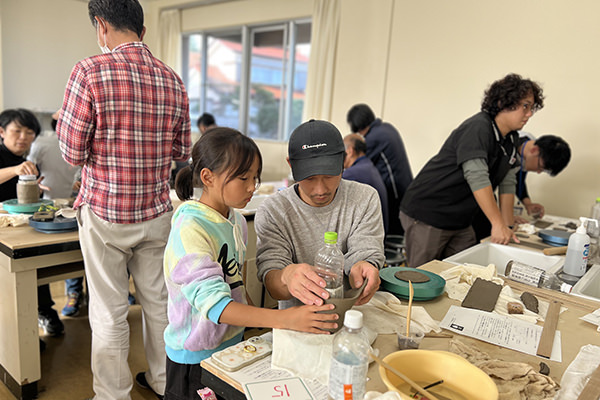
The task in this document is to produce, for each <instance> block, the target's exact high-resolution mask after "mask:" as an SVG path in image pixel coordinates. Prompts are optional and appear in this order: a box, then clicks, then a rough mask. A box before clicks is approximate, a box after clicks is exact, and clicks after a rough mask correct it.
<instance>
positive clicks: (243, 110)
mask: <svg viewBox="0 0 600 400" xmlns="http://www.w3.org/2000/svg"><path fill="white" fill-rule="evenodd" d="M307 23H308V24H312V18H311V17H303V18H294V19H289V20H283V21H272V22H268V23H260V24H244V25H239V26H235V27H227V28H217V29H204V30H194V31H190V32H185V33H183V34H182V74H181V75H182V79H183V82H184V84H185V86H186V87H190V85H189V84H190V82H189V42H190V37H191V36H193V35H201V50H200V52H201V61H200V68H201V71H200V82H199V92H200V93H198V95H199V96H200V97H199V114H202V113H203V112H206V111H207V110H206V94H207V86H208V84H207V78H208V76H207V74H208V68H207V67H208V57H207V51H208V46H207V45H208V37H209V36H220V35H224V34H229V33H231V34H240V35H241V46H242V54H241V70H240V83H239V85H240V99H239V116H238V127H239V130H240V131H241V132H243V133H244V134H245V135H248V126H249V123H250V120H249V117H250V107H249V106H250V97H249V96H250V90H251V88H250V85H251V81H250V74H251V67H252V65H251V61H252V48H253V47H254V42H253V39H254V34H255V33H260V32H266V31H276V30H282V31H283V54H284V56H283V59H282V61H281V63H282V69H283V74H282V79H281V89H282V96H281V101H279V105H278V107H279V113H278V124H277V125H278V126H277V137H276V138H274V139H270V138H256V139H259V140H267V141H270V142H287V141H288V139H289V135H290V134H291V131H292V129H293V128H295V127H292V126H290V123H291V119H292V107H293V96H294V84H295V80H294V78H295V71H296V63H295V59H296V46H297V45H298V43H297V42H296V40H297V37H298V35H297V30H298V25H302V24H307ZM217 122H218V121H217ZM192 125H193V128H192V129H193V130H194V131H196V130H197V127H196V124H195V123H193V124H192ZM250 137H251V136H250Z"/></svg>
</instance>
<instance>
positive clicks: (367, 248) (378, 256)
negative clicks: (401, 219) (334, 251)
mask: <svg viewBox="0 0 600 400" xmlns="http://www.w3.org/2000/svg"><path fill="white" fill-rule="evenodd" d="M254 228H255V229H256V235H257V244H256V247H257V250H256V264H257V267H258V279H259V280H260V281H263V279H264V277H265V275H266V274H267V272H269V271H271V270H274V269H283V268H284V267H286V266H287V265H289V264H298V263H308V264H311V265H314V264H313V262H314V258H315V256H316V254H317V252H318V250H319V249H320V248H321V247H322V246H323V244H324V242H323V236H324V234H325V232H327V231H331V232H337V234H338V247H339V248H340V250H342V253H344V257H345V265H344V270H345V273H346V275H347V274H348V273H349V272H350V268H351V267H352V266H353V265H354V264H355V263H357V262H358V261H363V260H364V261H368V262H370V263H371V264H373V265H374V266H376V267H377V268H381V267H382V266H383V263H384V261H385V255H384V251H383V235H384V231H383V219H382V217H381V204H380V201H379V196H378V194H377V191H376V190H375V189H373V188H372V187H371V186H369V185H365V184H363V183H358V182H353V181H347V180H344V179H342V181H341V183H340V186H339V188H338V190H337V193H336V195H335V198H334V199H333V201H332V202H331V203H330V204H328V205H327V206H325V207H313V206H310V205H308V204H306V203H305V202H304V201H302V200H301V199H300V196H299V195H298V194H297V193H296V190H295V189H294V187H293V186H292V187H289V188H287V189H284V190H282V191H280V192H278V193H276V194H274V195H272V196H270V197H269V198H268V199H266V200H265V201H264V203H262V204H261V205H260V207H259V208H258V211H257V212H256V216H255V219H254Z"/></svg>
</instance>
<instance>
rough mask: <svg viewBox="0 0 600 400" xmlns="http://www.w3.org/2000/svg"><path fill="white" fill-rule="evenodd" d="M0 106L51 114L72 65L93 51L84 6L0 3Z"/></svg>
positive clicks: (69, 1)
mask: <svg viewBox="0 0 600 400" xmlns="http://www.w3.org/2000/svg"><path fill="white" fill-rule="evenodd" d="M0 7H1V10H2V11H1V13H0V25H1V26H0V29H1V33H0V35H1V40H2V44H1V52H2V56H1V58H0V62H1V64H2V65H1V73H2V75H1V76H2V84H1V86H0V89H1V90H2V93H3V100H4V101H3V104H2V106H3V108H15V107H24V108H29V109H31V110H35V111H47V112H53V111H56V110H57V109H58V108H60V106H61V105H62V99H63V95H64V91H65V85H66V83H67V80H68V78H69V74H70V72H71V69H72V68H73V65H75V63H76V62H77V61H79V60H80V59H82V58H85V57H87V56H90V55H92V54H96V53H98V45H97V44H96V36H95V32H94V28H93V26H92V24H91V22H90V20H89V17H88V13H87V2H83V1H76V0H52V1H48V0H2V3H1V5H0Z"/></svg>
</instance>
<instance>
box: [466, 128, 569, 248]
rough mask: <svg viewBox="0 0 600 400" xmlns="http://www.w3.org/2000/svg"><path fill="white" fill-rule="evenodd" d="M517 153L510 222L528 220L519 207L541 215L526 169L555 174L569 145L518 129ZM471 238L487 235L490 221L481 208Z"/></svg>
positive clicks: (565, 161) (566, 157)
mask: <svg viewBox="0 0 600 400" xmlns="http://www.w3.org/2000/svg"><path fill="white" fill-rule="evenodd" d="M517 150H518V153H519V170H518V172H517V185H516V192H515V193H516V195H517V199H518V202H517V204H516V205H515V207H514V214H515V215H514V223H515V224H524V223H528V222H529V221H527V220H526V219H524V218H523V217H522V215H523V208H524V209H525V211H526V212H527V215H529V216H530V217H532V218H542V217H543V216H544V214H545V212H546V210H545V208H544V206H543V205H542V204H539V203H534V202H533V201H532V200H531V198H530V197H529V192H528V190H527V184H526V182H525V178H526V177H527V172H537V173H538V174H541V173H543V172H545V173H547V174H548V175H550V176H556V175H558V174H559V172H561V171H562V170H563V169H564V168H565V167H566V166H567V164H568V163H569V160H570V159H571V149H570V148H569V145H568V144H567V142H565V141H564V140H563V139H562V138H560V137H558V136H554V135H544V136H540V137H539V138H538V139H536V138H535V137H534V136H533V135H532V134H531V133H528V132H522V131H520V132H519V141H518V147H517ZM473 229H475V239H476V241H480V240H481V239H484V238H486V237H488V236H489V235H490V229H491V225H490V222H489V221H488V219H487V218H486V217H485V215H484V214H483V212H482V211H481V210H479V212H478V214H477V216H476V217H475V219H474V221H473Z"/></svg>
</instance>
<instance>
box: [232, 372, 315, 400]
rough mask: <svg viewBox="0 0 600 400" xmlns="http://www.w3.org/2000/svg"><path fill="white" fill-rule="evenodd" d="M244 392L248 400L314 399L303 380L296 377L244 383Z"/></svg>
mask: <svg viewBox="0 0 600 400" xmlns="http://www.w3.org/2000/svg"><path fill="white" fill-rule="evenodd" d="M244 392H245V393H246V398H247V399H248V400H265V399H274V400H280V399H288V400H289V399H291V400H315V397H314V396H313V395H312V393H311V392H310V390H309V389H308V387H307V386H306V384H305V383H304V381H303V380H302V379H301V378H298V377H293V378H281V379H273V380H268V381H262V382H250V383H245V384H244Z"/></svg>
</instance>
